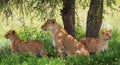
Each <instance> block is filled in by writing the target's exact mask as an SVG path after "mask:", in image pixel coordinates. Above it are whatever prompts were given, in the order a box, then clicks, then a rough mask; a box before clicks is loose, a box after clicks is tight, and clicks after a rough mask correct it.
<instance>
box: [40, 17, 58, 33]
mask: <svg viewBox="0 0 120 65" xmlns="http://www.w3.org/2000/svg"><path fill="white" fill-rule="evenodd" d="M56 23H57V22H56V20H55V19H47V21H46V22H45V23H44V24H43V25H42V27H41V29H42V30H44V31H46V30H52V29H53V28H55V24H56Z"/></svg>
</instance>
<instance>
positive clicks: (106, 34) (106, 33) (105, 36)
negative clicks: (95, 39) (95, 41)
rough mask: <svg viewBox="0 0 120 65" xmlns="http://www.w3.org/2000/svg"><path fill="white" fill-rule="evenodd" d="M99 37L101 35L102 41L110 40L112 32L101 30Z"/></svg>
mask: <svg viewBox="0 0 120 65" xmlns="http://www.w3.org/2000/svg"><path fill="white" fill-rule="evenodd" d="M101 35H102V38H103V39H105V40H111V38H112V30H102V31H101Z"/></svg>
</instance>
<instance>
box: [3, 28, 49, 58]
mask: <svg viewBox="0 0 120 65" xmlns="http://www.w3.org/2000/svg"><path fill="white" fill-rule="evenodd" d="M5 37H6V38H7V39H10V40H11V42H12V53H24V52H27V53H29V54H32V55H35V56H36V55H40V56H43V57H47V53H46V51H45V47H44V44H43V43H42V42H41V41H38V40H32V41H25V40H21V39H20V38H19V37H18V35H17V33H16V32H15V30H9V31H8V32H7V33H6V35H5Z"/></svg>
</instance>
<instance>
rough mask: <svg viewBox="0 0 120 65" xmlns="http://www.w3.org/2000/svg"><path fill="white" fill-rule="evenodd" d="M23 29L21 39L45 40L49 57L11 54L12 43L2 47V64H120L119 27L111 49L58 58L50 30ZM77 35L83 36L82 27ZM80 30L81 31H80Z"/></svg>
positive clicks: (110, 46)
mask: <svg viewBox="0 0 120 65" xmlns="http://www.w3.org/2000/svg"><path fill="white" fill-rule="evenodd" d="M23 29H24V30H23V31H19V32H18V34H19V36H20V38H21V39H24V40H26V39H27V40H30V39H36V40H41V41H42V42H44V44H45V46H46V49H47V52H48V56H49V58H43V57H39V56H32V55H29V54H27V53H23V54H11V52H10V49H11V48H10V45H5V46H3V47H1V48H0V51H1V52H0V65H33V64H34V65H119V64H120V56H119V55H120V52H119V50H120V47H119V46H120V33H119V30H118V29H114V30H113V33H112V40H111V41H109V50H108V51H106V52H103V53H99V54H97V55H96V54H91V55H90V56H89V57H84V56H80V55H79V56H77V57H73V56H66V57H61V58H57V57H56V53H55V50H54V48H53V46H52V39H51V36H50V33H49V32H42V31H39V29H36V28H34V27H32V28H31V27H27V26H26V27H24V28H23ZM76 30H77V31H76V33H77V37H78V36H80V37H79V38H81V37H84V36H83V31H81V30H82V29H79V28H77V27H76ZM78 30H80V31H78Z"/></svg>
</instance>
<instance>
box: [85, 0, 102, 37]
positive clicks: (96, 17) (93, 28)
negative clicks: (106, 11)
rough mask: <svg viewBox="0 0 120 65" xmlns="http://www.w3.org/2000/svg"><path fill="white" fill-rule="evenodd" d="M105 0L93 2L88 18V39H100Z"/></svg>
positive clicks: (93, 0)
mask: <svg viewBox="0 0 120 65" xmlns="http://www.w3.org/2000/svg"><path fill="white" fill-rule="evenodd" d="M102 14H103V0H91V3H90V8H89V11H88V16H87V26H86V37H94V38H96V37H98V33H99V30H100V28H101V24H102V17H103V16H102Z"/></svg>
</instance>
